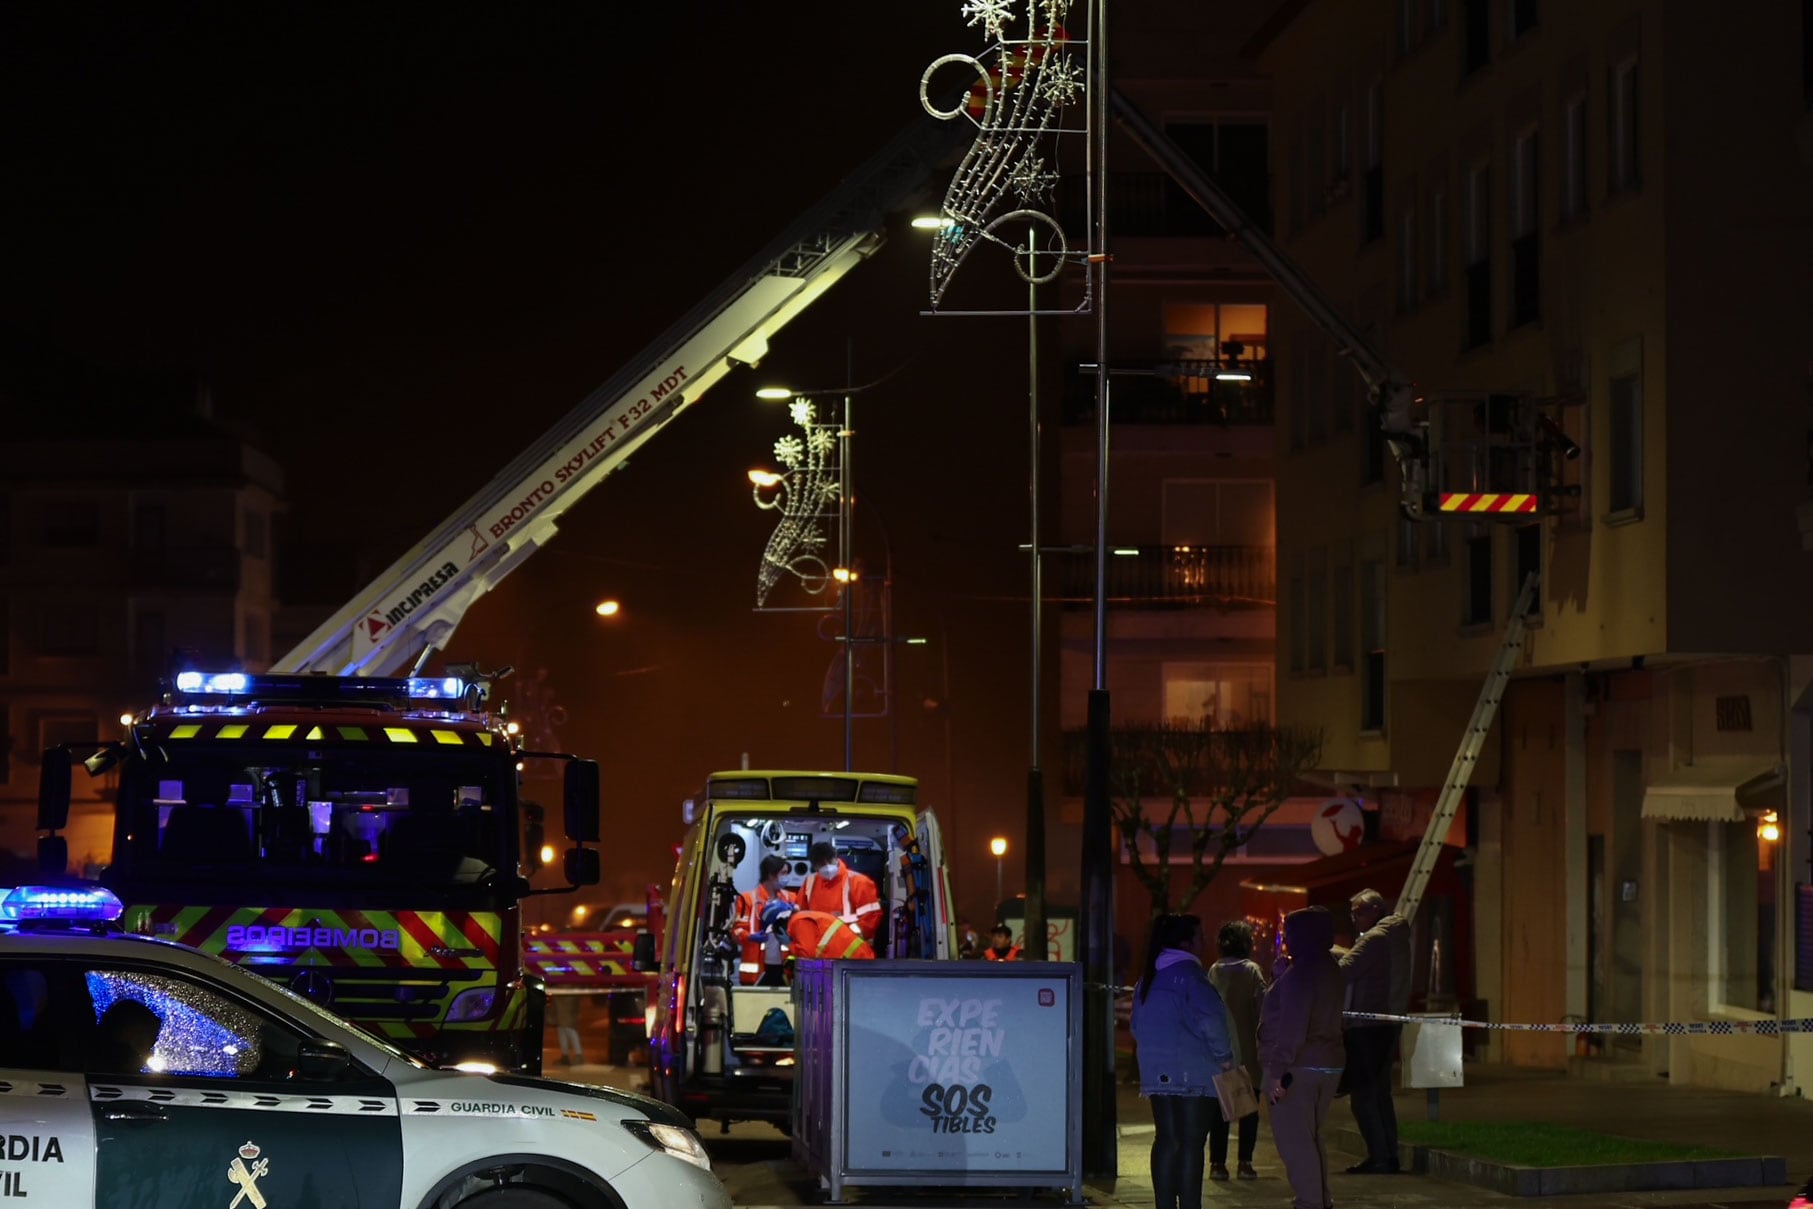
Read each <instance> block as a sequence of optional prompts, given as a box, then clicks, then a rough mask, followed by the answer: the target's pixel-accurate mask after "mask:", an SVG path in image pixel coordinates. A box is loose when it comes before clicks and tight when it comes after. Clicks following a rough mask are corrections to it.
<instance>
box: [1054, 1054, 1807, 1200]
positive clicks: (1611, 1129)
mask: <svg viewBox="0 0 1813 1209" xmlns="http://www.w3.org/2000/svg"><path fill="white" fill-rule="evenodd" d="M1466 1079H1467V1086H1465V1087H1462V1088H1449V1089H1447V1090H1444V1091H1443V1092H1442V1093H1441V1095H1440V1101H1439V1104H1440V1113H1441V1118H1442V1119H1443V1120H1445V1121H1549V1122H1553V1123H1555V1124H1560V1125H1573V1126H1577V1127H1579V1128H1583V1129H1592V1130H1596V1131H1598V1132H1601V1133H1613V1134H1618V1135H1621V1136H1625V1137H1632V1138H1644V1139H1649V1140H1654V1141H1659V1142H1674V1143H1678V1144H1693V1145H1699V1146H1713V1147H1718V1148H1720V1149H1723V1150H1729V1151H1732V1152H1734V1153H1737V1154H1745V1155H1755V1154H1772V1155H1780V1156H1782V1157H1783V1158H1785V1159H1786V1160H1787V1163H1788V1175H1789V1178H1790V1179H1791V1180H1793V1181H1794V1185H1793V1186H1792V1187H1790V1186H1786V1185H1784V1186H1782V1187H1779V1188H1769V1187H1763V1188H1733V1189H1728V1190H1724V1191H1717V1190H1709V1189H1697V1190H1693V1191H1686V1192H1629V1193H1615V1194H1609V1195H1608V1194H1603V1193H1601V1194H1594V1195H1590V1196H1568V1197H1513V1196H1506V1195H1504V1194H1502V1193H1497V1192H1492V1191H1489V1190H1487V1189H1484V1188H1477V1187H1474V1186H1473V1185H1470V1184H1451V1183H1445V1182H1443V1181H1440V1180H1436V1179H1432V1178H1430V1177H1427V1176H1418V1175H1396V1176H1360V1175H1346V1174H1343V1173H1342V1169H1343V1168H1345V1167H1347V1166H1348V1165H1349V1164H1351V1163H1355V1162H1358V1161H1359V1160H1360V1159H1362V1158H1364V1157H1365V1154H1364V1150H1363V1149H1359V1138H1358V1134H1357V1133H1356V1132H1355V1131H1354V1128H1353V1115H1352V1113H1351V1112H1350V1111H1349V1109H1348V1107H1347V1101H1346V1100H1337V1101H1335V1106H1334V1110H1333V1111H1332V1112H1331V1113H1330V1114H1329V1118H1328V1125H1329V1133H1330V1136H1331V1138H1332V1139H1333V1144H1332V1145H1331V1147H1330V1154H1329V1157H1330V1166H1331V1167H1333V1168H1334V1170H1335V1172H1336V1174H1335V1175H1334V1177H1333V1178H1332V1179H1331V1180H1330V1191H1331V1192H1332V1193H1333V1194H1334V1200H1335V1204H1336V1205H1338V1206H1340V1209H1414V1207H1418V1206H1431V1207H1434V1206H1444V1207H1446V1209H1474V1207H1483V1206H1492V1207H1494V1209H1514V1207H1517V1206H1527V1207H1529V1209H1539V1207H1548V1206H1571V1207H1573V1209H1589V1207H1590V1209H1619V1207H1622V1206H1673V1207H1675V1209H1681V1207H1684V1206H1709V1205H1717V1206H1724V1205H1734V1206H1735V1205H1742V1206H1775V1207H1777V1209H1780V1207H1781V1206H1785V1205H1786V1204H1787V1202H1788V1198H1789V1196H1790V1195H1792V1193H1793V1191H1794V1190H1795V1189H1797V1188H1798V1186H1799V1184H1800V1182H1801V1181H1803V1180H1805V1179H1806V1178H1807V1177H1808V1176H1809V1175H1813V1101H1806V1100H1783V1099H1774V1098H1770V1097H1767V1096H1759V1095H1751V1094H1746V1093H1741V1092H1725V1091H1710V1090H1703V1089H1699V1088H1678V1087H1670V1086H1668V1085H1667V1084H1665V1083H1661V1082H1660V1081H1658V1082H1657V1083H1656V1085H1654V1086H1652V1085H1650V1084H1649V1083H1612V1082H1599V1081H1591V1080H1582V1079H1570V1078H1568V1077H1567V1076H1566V1075H1564V1074H1561V1073H1558V1072H1547V1071H1529V1070H1523V1069H1520V1068H1511V1067H1490V1066H1469V1067H1467V1070H1466ZM1119 1093H1120V1094H1119V1097H1118V1107H1119V1111H1120V1122H1119V1129H1120V1168H1119V1170H1120V1176H1119V1178H1118V1179H1115V1180H1112V1181H1096V1182H1094V1183H1091V1184H1090V1185H1089V1199H1090V1201H1091V1202H1092V1203H1094V1204H1097V1205H1101V1206H1104V1207H1111V1206H1133V1207H1140V1209H1143V1207H1145V1206H1150V1205H1152V1204H1153V1203H1154V1202H1153V1196H1152V1181H1151V1177H1150V1175H1149V1171H1148V1166H1147V1159H1148V1154H1149V1152H1150V1149H1151V1145H1152V1114H1151V1110H1150V1108H1149V1106H1148V1104H1147V1102H1146V1101H1143V1100H1141V1099H1140V1098H1139V1094H1138V1089H1137V1088H1135V1087H1133V1086H1131V1085H1125V1084H1123V1085H1122V1086H1121V1087H1120V1088H1119ZM1396 1102H1397V1111H1398V1118H1399V1120H1422V1119H1424V1118H1425V1115H1426V1112H1427V1093H1425V1092H1421V1091H1400V1092H1399V1093H1397V1096H1396ZM1337 1147H1345V1149H1340V1150H1337ZM1254 1166H1255V1167H1257V1168H1258V1169H1259V1176H1260V1178H1259V1179H1257V1180H1249V1181H1245V1182H1242V1181H1239V1180H1234V1181H1230V1182H1228V1183H1225V1184H1224V1183H1212V1184H1210V1185H1209V1186H1208V1189H1207V1191H1206V1192H1205V1193H1204V1196H1203V1201H1204V1204H1205V1205H1227V1206H1236V1205H1264V1206H1268V1207H1269V1209H1278V1206H1281V1205H1286V1204H1288V1203H1289V1201H1290V1186H1289V1184H1288V1183H1286V1182H1285V1179H1284V1169H1283V1166H1282V1164H1280V1163H1279V1161H1278V1151H1277V1148H1276V1147H1275V1146H1273V1144H1272V1140H1271V1131H1270V1129H1269V1127H1267V1126H1265V1125H1262V1126H1261V1127H1260V1130H1259V1147H1258V1152H1257V1153H1256V1154H1255V1156H1254Z"/></svg>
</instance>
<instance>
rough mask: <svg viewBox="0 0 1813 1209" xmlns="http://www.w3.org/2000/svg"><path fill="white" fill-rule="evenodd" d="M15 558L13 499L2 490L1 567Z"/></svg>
mask: <svg viewBox="0 0 1813 1209" xmlns="http://www.w3.org/2000/svg"><path fill="white" fill-rule="evenodd" d="M12 560H13V499H12V496H10V495H8V494H6V493H5V492H4V491H0V567H4V566H6V565H7V564H8V563H10V562H11V561H12Z"/></svg>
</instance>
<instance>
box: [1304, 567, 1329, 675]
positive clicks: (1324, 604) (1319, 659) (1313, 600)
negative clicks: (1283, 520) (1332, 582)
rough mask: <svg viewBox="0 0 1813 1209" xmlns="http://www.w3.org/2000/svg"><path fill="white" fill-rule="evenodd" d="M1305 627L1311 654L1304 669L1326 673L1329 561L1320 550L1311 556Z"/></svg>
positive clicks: (1309, 653)
mask: <svg viewBox="0 0 1813 1209" xmlns="http://www.w3.org/2000/svg"><path fill="white" fill-rule="evenodd" d="M1305 625H1306V626H1307V627H1308V630H1309V634H1308V638H1309V652H1308V659H1307V661H1306V662H1305V664H1304V667H1305V669H1306V670H1308V671H1312V672H1325V671H1327V670H1328V559H1327V556H1326V555H1325V554H1324V553H1323V552H1322V551H1321V550H1320V549H1316V550H1312V551H1310V554H1309V615H1308V617H1307V618H1306V619H1305Z"/></svg>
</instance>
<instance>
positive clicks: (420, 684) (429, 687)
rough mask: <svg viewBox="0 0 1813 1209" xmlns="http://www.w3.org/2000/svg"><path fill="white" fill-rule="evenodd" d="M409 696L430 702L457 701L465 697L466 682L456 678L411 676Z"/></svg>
mask: <svg viewBox="0 0 1813 1209" xmlns="http://www.w3.org/2000/svg"><path fill="white" fill-rule="evenodd" d="M409 695H410V696H411V697H426V698H428V699H430V700H452V701H457V700H459V699H460V698H461V697H464V696H465V695H466V682H465V681H464V680H461V679H460V678H459V677H458V676H411V677H410V678H409Z"/></svg>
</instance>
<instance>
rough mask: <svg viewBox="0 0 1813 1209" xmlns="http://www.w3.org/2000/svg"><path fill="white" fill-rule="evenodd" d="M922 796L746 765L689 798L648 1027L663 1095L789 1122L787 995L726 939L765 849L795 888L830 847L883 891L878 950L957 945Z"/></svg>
mask: <svg viewBox="0 0 1813 1209" xmlns="http://www.w3.org/2000/svg"><path fill="white" fill-rule="evenodd" d="M918 800H919V783H918V782H917V781H916V780H914V779H913V778H912V777H902V776H893V775H889V774H885V773H866V772H844V773H834V772H797V771H770V772H756V771H747V770H744V771H737V772H720V773H714V774H712V776H711V777H709V778H708V779H707V781H706V785H705V789H704V791H703V792H702V793H700V794H698V795H697V796H695V797H693V798H690V799H688V800H687V802H686V803H685V805H684V807H683V808H682V819H683V821H684V822H685V823H686V824H687V831H686V837H685V839H684V840H683V841H682V843H681V845H680V852H679V861H678V863H677V865H676V866H675V869H674V882H673V888H672V890H671V892H670V894H669V896H668V900H667V902H668V911H667V925H666V931H665V934H664V936H663V943H662V945H661V947H660V953H661V956H660V959H659V964H658V970H659V974H660V978H659V983H658V986H657V991H656V997H655V1004H654V1011H653V1013H652V1017H651V1022H650V1028H649V1075H650V1088H651V1090H652V1091H653V1093H654V1095H655V1096H656V1097H657V1098H658V1099H661V1100H663V1101H665V1102H666V1103H668V1104H671V1105H673V1106H674V1107H676V1108H678V1109H680V1110H681V1111H682V1112H684V1113H686V1114H687V1115H688V1116H691V1117H695V1118H697V1117H713V1118H716V1119H718V1120H719V1121H720V1122H722V1123H724V1124H726V1125H727V1124H728V1123H729V1122H731V1121H733V1120H765V1121H770V1122H773V1123H774V1124H776V1125H778V1126H781V1127H782V1128H783V1129H784V1128H786V1127H787V1126H788V1124H789V1122H790V1119H791V1113H792V1091H793V1035H792V1021H793V1004H792V992H791V990H790V988H789V987H786V986H779V987H772V986H755V985H746V984H745V983H744V980H743V978H742V971H741V970H740V968H739V967H740V964H741V960H742V953H741V947H740V946H739V945H737V944H736V943H735V941H734V939H733V938H732V936H731V924H732V922H733V917H734V913H735V906H736V898H737V895H739V894H743V893H747V892H749V891H750V890H753V889H754V888H755V886H756V884H757V883H758V882H759V880H760V875H759V873H758V870H759V869H760V867H761V864H762V860H763V858H765V857H769V856H778V857H781V858H782V859H783V860H785V861H786V863H787V869H786V871H785V872H784V873H783V874H782V875H781V885H782V887H783V888H784V889H788V890H795V891H797V890H798V889H799V887H800V885H801V884H802V883H803V882H804V881H805V880H806V876H807V875H808V874H809V873H811V871H812V870H811V866H810V864H809V861H808V859H807V858H808V854H809V853H810V852H811V850H812V846H813V845H814V844H816V843H819V842H821V841H822V842H828V843H830V844H832V845H834V846H835V847H836V849H837V855H838V857H839V859H841V860H842V861H843V862H844V864H845V865H847V866H848V867H849V868H850V869H852V870H854V871H856V872H858V873H862V874H865V875H867V876H868V877H869V878H870V879H872V880H873V881H874V882H875V886H876V889H877V891H879V895H880V900H881V911H882V919H883V923H882V926H881V928H880V931H879V934H878V935H877V937H876V940H875V943H874V948H875V955H876V956H877V957H878V958H925V959H947V958H950V957H952V956H954V955H955V953H956V949H955V944H954V941H955V936H954V930H953V927H952V913H951V896H950V880H949V874H948V871H947V870H946V868H945V864H944V856H943V852H942V845H941V843H940V840H939V834H938V822H937V820H936V819H935V818H934V817H933V816H932V813H931V812H930V811H927V810H921V809H920V808H919V805H918ZM647 939H648V941H649V942H652V940H653V937H649V938H647ZM653 947H654V946H653V944H652V943H646V944H645V952H644V955H643V964H652V963H651V961H650V959H651V958H652V956H653V955H652V952H651V950H652V949H653Z"/></svg>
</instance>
